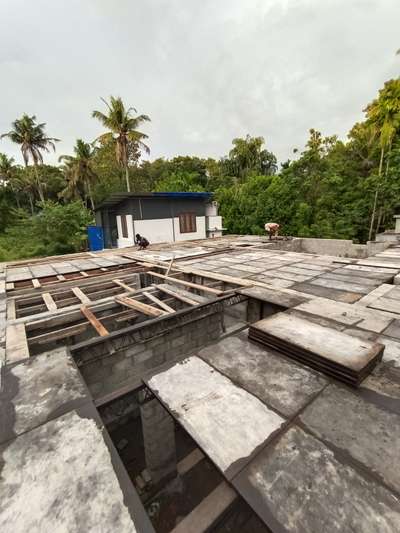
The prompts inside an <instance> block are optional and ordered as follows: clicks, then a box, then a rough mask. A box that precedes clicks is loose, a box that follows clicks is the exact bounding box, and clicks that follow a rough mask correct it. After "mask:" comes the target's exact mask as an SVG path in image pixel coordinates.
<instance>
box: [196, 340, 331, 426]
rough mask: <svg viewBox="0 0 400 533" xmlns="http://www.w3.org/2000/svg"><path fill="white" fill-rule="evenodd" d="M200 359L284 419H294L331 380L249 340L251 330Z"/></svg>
mask: <svg viewBox="0 0 400 533" xmlns="http://www.w3.org/2000/svg"><path fill="white" fill-rule="evenodd" d="M198 356H199V357H201V358H202V359H204V360H205V361H207V362H208V363H209V364H210V365H212V366H213V367H215V368H216V369H217V370H219V371H220V372H222V373H223V374H225V375H226V376H228V377H229V378H230V379H231V380H232V381H233V382H234V383H237V384H239V385H240V386H241V387H243V388H244V389H246V390H247V391H248V392H250V393H252V394H254V395H255V396H257V398H259V399H260V400H261V401H263V402H265V403H266V404H267V405H269V406H271V407H272V408H273V409H276V410H277V411H279V412H280V413H281V414H282V415H283V416H293V415H295V413H297V412H298V411H299V410H300V409H302V408H303V407H304V405H305V404H306V403H307V402H309V401H310V399H311V398H312V397H313V396H315V395H316V394H318V392H319V391H321V390H322V389H323V388H324V387H325V386H326V385H327V383H328V380H327V379H326V378H325V377H323V376H322V375H321V374H319V373H318V372H314V371H312V370H310V369H308V368H306V367H305V366H302V365H297V364H295V363H293V362H292V361H290V360H288V359H286V358H285V357H283V356H282V355H281V354H278V353H277V352H274V351H273V350H270V349H267V348H265V347H263V346H260V345H258V344H255V343H253V342H251V341H249V340H248V338H247V330H246V331H245V332H241V333H239V334H238V335H235V336H232V337H226V338H225V339H222V340H221V341H219V342H218V343H216V344H213V345H211V346H208V347H206V348H203V349H202V350H201V351H200V352H198Z"/></svg>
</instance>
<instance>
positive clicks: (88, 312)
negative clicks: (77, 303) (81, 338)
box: [81, 305, 109, 337]
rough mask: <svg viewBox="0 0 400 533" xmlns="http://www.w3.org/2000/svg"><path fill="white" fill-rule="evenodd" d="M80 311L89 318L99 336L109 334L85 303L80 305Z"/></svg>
mask: <svg viewBox="0 0 400 533" xmlns="http://www.w3.org/2000/svg"><path fill="white" fill-rule="evenodd" d="M81 313H82V314H83V316H85V317H86V318H87V319H88V320H89V322H90V323H91V324H92V326H93V327H94V329H95V330H96V331H97V333H98V334H99V335H100V337H106V336H107V335H108V334H109V333H108V330H107V329H106V328H105V327H104V326H103V324H102V323H101V322H100V320H98V319H97V318H96V316H95V315H94V313H92V311H91V310H90V309H89V308H88V307H86V305H82V307H81Z"/></svg>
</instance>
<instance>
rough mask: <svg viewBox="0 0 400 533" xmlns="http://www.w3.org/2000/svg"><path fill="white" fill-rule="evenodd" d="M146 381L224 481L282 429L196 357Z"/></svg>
mask: <svg viewBox="0 0 400 533" xmlns="http://www.w3.org/2000/svg"><path fill="white" fill-rule="evenodd" d="M145 381H146V383H147V385H148V387H149V388H150V389H151V390H152V391H153V392H154V394H156V396H157V397H158V398H159V399H160V401H161V402H162V403H163V404H164V405H165V407H166V408H167V409H168V410H169V411H170V412H171V414H172V415H173V416H174V417H175V418H176V419H177V420H178V422H179V423H180V424H181V425H182V426H183V428H184V429H185V430H186V431H187V432H188V433H189V435H191V437H192V438H193V439H194V440H195V441H196V442H197V444H198V445H199V446H200V448H201V449H202V450H203V451H204V453H205V454H206V455H208V456H209V458H210V459H211V460H212V461H213V463H214V464H215V465H216V466H217V467H218V468H219V469H220V470H221V471H222V472H223V473H224V475H225V476H226V477H227V479H231V478H232V477H233V476H234V475H235V474H237V472H238V471H239V470H240V469H241V468H243V466H244V465H245V464H247V463H248V462H249V461H250V460H251V459H252V457H253V456H254V454H255V453H257V451H258V450H259V449H260V447H262V446H263V445H265V443H266V441H267V439H268V438H269V437H271V436H272V435H273V434H275V433H276V432H277V431H278V430H280V428H281V426H282V424H283V423H284V419H283V418H282V417H280V416H279V415H277V414H276V413H275V412H274V411H272V410H271V409H269V408H268V407H267V406H266V405H265V404H264V403H262V402H261V401H260V400H259V399H258V398H256V397H255V396H253V395H252V394H249V393H248V392H246V391H245V390H244V389H242V388H240V387H237V386H236V385H234V384H233V383H232V381H231V380H230V379H228V378H227V377H225V376H223V375H222V374H220V373H219V372H217V371H216V370H215V369H214V368H213V367H211V366H210V365H208V364H207V363H206V362H204V361H203V360H202V359H200V358H199V357H196V356H192V357H189V358H187V359H184V360H183V361H180V362H178V363H175V364H174V365H172V366H170V367H169V368H167V369H166V370H161V371H159V372H158V373H156V374H153V376H152V377H150V378H148V379H146V380H145Z"/></svg>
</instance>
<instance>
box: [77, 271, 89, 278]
mask: <svg viewBox="0 0 400 533" xmlns="http://www.w3.org/2000/svg"><path fill="white" fill-rule="evenodd" d="M79 274H80V275H81V276H83V277H84V278H88V277H89V274H87V273H86V272H84V271H82V272H79Z"/></svg>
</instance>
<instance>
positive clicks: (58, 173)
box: [0, 79, 400, 260]
mask: <svg viewBox="0 0 400 533" xmlns="http://www.w3.org/2000/svg"><path fill="white" fill-rule="evenodd" d="M104 102H105V104H106V108H107V109H106V113H104V114H103V113H102V112H100V111H95V112H93V116H94V117H95V118H96V119H98V120H100V121H101V123H102V124H103V126H104V127H105V128H107V130H108V131H107V132H105V133H104V134H103V135H101V136H100V137H99V138H98V139H97V140H96V141H94V142H93V143H88V142H85V141H83V140H81V139H78V140H77V143H76V146H75V148H74V153H73V154H72V155H64V156H61V157H60V163H61V165H60V166H50V165H45V164H44V163H43V151H48V149H49V147H54V142H55V141H57V139H54V138H51V137H48V136H47V134H46V132H45V126H46V125H45V124H36V118H35V117H34V116H32V117H30V116H27V115H23V117H22V118H21V119H17V120H16V121H15V122H14V123H13V125H12V129H11V131H10V132H7V133H6V134H5V135H6V136H7V137H8V138H10V139H11V140H13V141H14V142H16V143H17V144H19V146H20V148H21V152H22V154H23V159H24V162H25V166H24V167H22V166H19V165H16V163H15V161H14V159H12V158H10V157H8V156H7V155H6V154H0V179H1V184H2V187H1V189H0V256H1V257H0V259H1V258H2V259H3V260H4V259H11V258H14V257H29V256H34V255H44V254H57V253H65V252H70V251H71V252H72V251H77V250H80V249H82V247H84V246H85V226H86V225H87V224H88V223H90V222H91V220H92V214H91V211H90V210H91V209H92V208H93V205H94V204H95V203H98V202H100V201H101V200H103V199H104V198H105V197H107V196H109V195H110V194H112V193H113V192H120V191H123V190H127V189H128V190H129V189H130V190H131V191H133V192H148V191H212V192H214V194H215V198H216V199H217V201H218V202H219V204H220V214H221V215H222V216H223V218H224V227H226V228H227V229H228V231H229V232H231V233H253V234H262V233H263V226H264V223H265V222H266V221H273V222H278V223H280V224H281V225H282V226H283V231H284V233H286V234H291V235H299V236H313V237H325V238H347V239H354V240H356V241H358V242H365V241H366V240H368V239H369V238H373V237H374V235H375V234H376V233H377V232H379V231H382V230H384V229H387V228H389V227H391V226H392V223H393V221H392V217H393V214H395V213H399V212H400V211H399V209H400V80H399V79H395V80H390V81H388V82H386V83H385V85H384V87H383V88H382V89H381V90H380V91H379V94H378V95H377V98H376V99H375V100H373V101H372V102H371V103H370V104H369V105H368V106H367V107H366V109H365V120H364V121H363V122H360V123H357V124H355V125H354V126H353V128H352V129H351V131H350V132H349V134H348V137H347V139H346V140H345V141H342V140H339V139H338V138H337V137H336V136H330V137H324V136H323V135H322V134H321V133H320V132H318V131H316V130H314V129H311V130H310V136H309V140H308V142H307V144H306V146H305V148H304V150H303V151H302V152H300V154H297V153H296V154H295V155H294V159H293V160H288V161H286V162H284V163H282V164H281V165H280V168H278V164H277V160H276V157H275V156H274V154H273V153H271V152H270V151H269V150H267V149H266V148H265V146H264V139H263V138H262V137H250V136H247V137H246V138H243V139H241V138H236V139H234V140H233V141H232V149H231V150H230V151H229V153H228V154H227V155H226V156H225V157H222V158H221V159H220V160H215V159H211V158H208V159H204V158H199V157H189V156H178V157H174V158H172V159H170V160H168V159H164V158H159V159H155V160H154V161H140V155H141V152H142V151H143V150H144V151H148V148H147V146H146V145H145V144H144V143H143V141H144V140H145V139H146V138H147V137H146V135H145V134H143V133H141V132H139V131H137V127H138V126H139V125H140V124H141V123H143V122H144V121H147V120H150V119H149V117H147V115H137V116H136V115H134V113H136V111H135V110H134V109H133V108H125V107H124V104H123V102H122V101H121V99H120V98H111V99H110V103H107V102H106V101H104ZM43 199H44V200H43Z"/></svg>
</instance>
